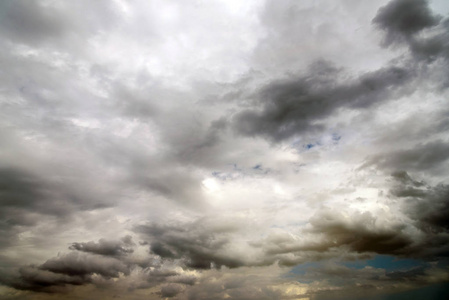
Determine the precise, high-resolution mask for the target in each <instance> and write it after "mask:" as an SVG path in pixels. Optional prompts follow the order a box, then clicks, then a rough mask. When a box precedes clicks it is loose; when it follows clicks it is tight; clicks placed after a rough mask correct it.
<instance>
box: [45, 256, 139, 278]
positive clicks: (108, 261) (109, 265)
mask: <svg viewBox="0 0 449 300" xmlns="http://www.w3.org/2000/svg"><path fill="white" fill-rule="evenodd" d="M40 269H42V270H47V271H50V272H53V273H57V274H65V275H69V276H87V275H92V274H98V275H101V276H103V277H105V278H117V277H119V276H120V273H122V274H125V275H127V274H129V272H130V270H129V268H128V266H126V264H124V263H123V262H121V261H120V260H117V259H115V258H111V257H105V256H100V255H92V254H85V253H79V252H71V253H68V254H65V255H61V256H58V257H55V258H52V259H49V260H47V261H46V262H45V263H43V264H42V265H41V266H40Z"/></svg>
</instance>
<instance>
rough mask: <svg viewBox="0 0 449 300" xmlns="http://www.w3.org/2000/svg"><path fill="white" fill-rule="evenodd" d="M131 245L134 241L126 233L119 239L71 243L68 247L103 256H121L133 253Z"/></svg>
mask: <svg viewBox="0 0 449 300" xmlns="http://www.w3.org/2000/svg"><path fill="white" fill-rule="evenodd" d="M132 246H134V243H133V241H132V238H131V236H129V235H128V236H126V237H124V238H122V239H121V240H119V241H108V240H105V239H100V240H99V241H98V242H93V241H90V242H87V243H73V244H72V245H71V246H70V247H69V249H71V250H78V251H82V252H89V253H94V254H100V255H105V256H121V255H127V254H129V253H133V252H134V249H133V248H132Z"/></svg>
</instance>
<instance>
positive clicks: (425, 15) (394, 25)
mask: <svg viewBox="0 0 449 300" xmlns="http://www.w3.org/2000/svg"><path fill="white" fill-rule="evenodd" d="M439 21H440V18H439V17H437V16H434V15H433V14H432V12H431V10H430V8H429V5H428V3H427V1H426V0H394V1H391V2H389V3H388V4H387V5H386V6H384V7H382V8H380V9H379V11H378V13H377V15H376V17H375V18H374V19H373V23H374V24H376V25H377V26H378V27H379V28H381V29H382V30H384V31H385V32H386V34H387V35H386V38H385V44H386V45H391V44H393V43H398V42H399V43H400V42H403V41H404V39H405V40H407V39H410V38H411V36H412V35H414V34H416V33H418V32H419V31H421V30H423V29H425V28H429V27H433V26H435V25H437V24H438V22H439Z"/></svg>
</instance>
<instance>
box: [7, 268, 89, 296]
mask: <svg viewBox="0 0 449 300" xmlns="http://www.w3.org/2000/svg"><path fill="white" fill-rule="evenodd" d="M19 274H20V277H18V278H14V279H12V278H9V279H8V281H5V282H4V283H5V284H7V285H9V286H11V287H14V288H16V289H20V290H30V291H37V292H58V291H59V292H61V291H63V288H64V287H66V286H67V285H83V284H87V283H90V282H91V279H90V278H88V277H85V276H70V275H65V274H58V273H53V272H50V271H46V270H42V269H40V268H38V267H35V266H28V267H22V268H20V269H19Z"/></svg>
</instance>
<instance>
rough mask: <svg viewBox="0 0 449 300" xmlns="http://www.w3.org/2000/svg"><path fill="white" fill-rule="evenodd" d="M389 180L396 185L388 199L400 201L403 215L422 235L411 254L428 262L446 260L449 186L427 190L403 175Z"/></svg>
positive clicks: (448, 250) (420, 183)
mask: <svg viewBox="0 0 449 300" xmlns="http://www.w3.org/2000/svg"><path fill="white" fill-rule="evenodd" d="M404 177H405V178H406V180H404ZM392 178H393V179H394V183H395V185H394V187H393V188H392V189H391V190H390V193H391V195H392V196H393V197H395V198H397V199H400V200H401V201H402V204H403V211H404V212H405V213H406V214H407V215H408V216H409V217H410V218H411V219H412V220H413V221H414V222H415V226H416V227H417V228H419V229H420V230H422V231H423V232H424V233H425V238H424V240H423V241H420V243H418V245H417V246H416V247H415V248H414V251H416V252H417V253H418V254H419V255H422V256H427V257H430V258H432V257H438V256H444V257H447V256H449V246H448V245H449V238H448V233H449V186H448V185H446V184H438V185H436V186H430V185H428V184H426V183H424V182H418V181H415V180H413V179H412V178H411V177H410V176H409V175H408V174H407V173H406V172H403V171H402V172H396V173H394V174H393V177H392Z"/></svg>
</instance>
